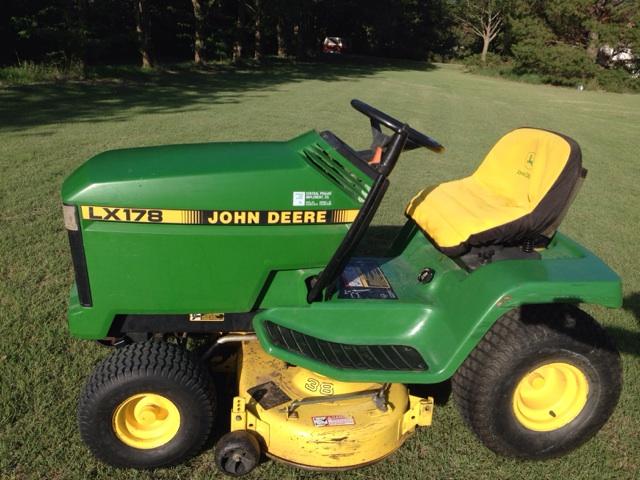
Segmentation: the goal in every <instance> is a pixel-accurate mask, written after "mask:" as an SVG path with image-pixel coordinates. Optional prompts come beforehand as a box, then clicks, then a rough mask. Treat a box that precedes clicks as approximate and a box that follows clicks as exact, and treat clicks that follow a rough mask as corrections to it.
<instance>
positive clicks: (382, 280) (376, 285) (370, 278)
mask: <svg viewBox="0 0 640 480" xmlns="http://www.w3.org/2000/svg"><path fill="white" fill-rule="evenodd" d="M340 283H341V285H340V293H339V295H338V297H339V298H363V299H364V298H369V299H380V300H396V299H397V298H398V296H397V295H396V293H395V292H394V291H393V288H391V285H390V284H389V281H388V280H387V277H386V276H385V274H384V272H383V271H382V269H381V268H380V266H379V264H378V262H376V261H375V259H367V258H358V259H355V260H353V261H352V262H350V263H349V264H348V265H347V266H346V267H345V269H344V271H343V272H342V276H341V279H340Z"/></svg>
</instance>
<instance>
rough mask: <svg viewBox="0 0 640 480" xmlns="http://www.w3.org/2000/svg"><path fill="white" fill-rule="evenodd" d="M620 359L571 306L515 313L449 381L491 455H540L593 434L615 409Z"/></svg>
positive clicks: (500, 322) (590, 321)
mask: <svg viewBox="0 0 640 480" xmlns="http://www.w3.org/2000/svg"><path fill="white" fill-rule="evenodd" d="M621 385H622V373H621V364H620V357H619V354H618V352H617V350H616V349H615V347H614V346H613V343H612V341H611V340H610V338H609V337H608V335H607V334H606V332H605V331H604V329H603V328H602V327H601V326H600V325H599V324H598V323H597V322H596V321H595V320H594V319H593V318H592V317H591V316H589V315H588V314H587V313H585V312H583V311H581V310H579V309H578V308H576V307H573V306H569V305H529V306H524V307H521V308H520V309H517V310H513V311H511V312H509V313H507V314H506V315H504V316H503V317H502V318H500V319H499V320H498V321H497V322H496V323H495V325H494V326H493V327H492V328H491V329H490V330H489V332H487V334H486V335H485V336H484V338H483V339H482V340H481V341H480V343H479V344H478V345H477V346H476V348H475V349H474V350H473V351H472V352H471V354H470V355H469V357H468V358H467V359H466V360H465V362H464V363H463V364H462V366H461V367H460V368H459V369H458V371H457V372H456V374H455V376H454V378H453V393H454V397H455V399H456V403H457V404H458V407H459V409H460V411H461V413H462V416H463V418H464V419H465V421H466V423H467V424H468V425H469V426H470V427H471V429H472V430H473V431H474V433H475V434H476V435H477V436H478V437H479V438H480V440H481V441H482V442H483V443H484V444H485V445H486V446H487V447H488V448H490V449H491V450H493V451H494V452H496V453H499V454H502V455H506V456H511V457H520V458H529V459H543V458H549V457H554V456H558V455H562V454H564V453H566V452H568V451H570V450H573V449H574V448H576V447H578V446H579V445H581V444H582V443H584V442H586V441H587V440H588V439H590V438H591V437H592V436H593V435H594V434H595V433H596V432H597V431H598V430H599V429H600V428H601V427H602V425H604V423H605V422H606V421H607V419H608V418H609V416H610V415H611V413H612V412H613V410H614V408H615V406H616V404H617V402H618V398H619V396H620V390H621Z"/></svg>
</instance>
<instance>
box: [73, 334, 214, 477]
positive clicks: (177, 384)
mask: <svg viewBox="0 0 640 480" xmlns="http://www.w3.org/2000/svg"><path fill="white" fill-rule="evenodd" d="M213 388H214V387H213V385H212V382H211V379H210V375H209V373H208V372H207V371H206V370H205V369H204V367H203V366H202V365H201V364H199V363H198V361H197V360H196V359H194V358H193V356H192V355H191V354H190V353H189V352H187V351H186V350H184V349H183V348H181V347H179V346H178V345H175V344H170V343H166V342H160V341H155V340H151V341H147V342H143V343H133V344H131V345H127V346H125V347H122V348H118V349H117V350H115V351H114V352H113V353H112V354H111V355H110V356H109V357H107V358H106V359H105V360H103V361H102V362H101V363H100V364H99V365H98V366H97V368H96V369H95V370H94V372H93V375H92V376H91V378H90V379H89V381H88V382H87V385H86V387H85V390H84V393H83V395H82V397H81V399H80V402H79V405H78V420H79V424H80V434H81V436H82V439H83V440H84V442H85V443H86V444H87V446H88V447H89V448H90V450H91V451H92V452H93V454H94V455H95V456H96V457H98V458H99V459H101V460H103V461H104V462H106V463H108V464H111V465H114V466H118V467H133V468H156V467H164V466H169V465H175V464H177V463H180V462H182V461H184V460H186V459H187V458H189V457H190V456H192V455H194V454H196V453H197V452H198V451H199V450H200V448H201V447H202V446H203V444H204V443H205V441H206V440H207V438H208V437H209V434H210V432H211V429H212V423H213V415H214V412H215V391H214V389H213Z"/></svg>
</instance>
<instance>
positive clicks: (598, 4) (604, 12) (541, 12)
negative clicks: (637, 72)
mask: <svg viewBox="0 0 640 480" xmlns="http://www.w3.org/2000/svg"><path fill="white" fill-rule="evenodd" d="M639 8H640V2H638V0H538V1H535V2H528V3H520V4H519V5H518V6H517V8H516V9H515V10H514V11H513V12H512V17H511V19H510V22H511V25H512V32H513V43H512V45H511V51H512V53H513V58H514V61H515V69H516V72H519V73H535V74H538V75H540V76H542V78H543V79H544V80H545V81H549V82H552V83H559V84H569V85H575V84H576V83H578V82H581V81H582V82H585V81H587V80H589V79H593V78H595V77H598V76H599V75H601V72H602V67H603V66H606V67H614V63H615V62H610V61H605V60H604V58H605V56H606V55H605V54H603V53H602V52H603V51H605V50H607V51H609V49H610V50H611V51H612V52H613V55H615V54H616V53H619V52H623V51H631V52H633V51H635V52H636V54H638V51H639V50H640V42H639V40H640V37H639V30H640V28H639V26H638V10H639ZM611 56H612V55H608V57H611ZM620 67H621V68H629V69H630V70H634V68H633V67H632V66H629V65H627V64H622V65H620Z"/></svg>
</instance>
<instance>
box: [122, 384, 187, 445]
mask: <svg viewBox="0 0 640 480" xmlns="http://www.w3.org/2000/svg"><path fill="white" fill-rule="evenodd" d="M179 429H180V412H179V411H178V407H176V405H175V404H174V403H173V402H172V401H171V400H169V399H168V398H166V397H163V396H162V395H156V394H155V393H140V394H138V395H133V396H131V397H129V398H127V399H126V400H125V401H123V402H122V403H121V404H120V405H118V407H117V408H116V409H115V411H114V412H113V431H114V433H115V434H116V437H118V439H120V441H122V443H125V444H126V445H129V446H130V447H134V448H140V449H144V450H147V449H150V448H157V447H160V446H162V445H164V444H166V443H169V442H170V441H171V439H172V438H173V437H175V436H176V433H178V430H179Z"/></svg>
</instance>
